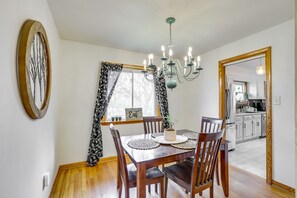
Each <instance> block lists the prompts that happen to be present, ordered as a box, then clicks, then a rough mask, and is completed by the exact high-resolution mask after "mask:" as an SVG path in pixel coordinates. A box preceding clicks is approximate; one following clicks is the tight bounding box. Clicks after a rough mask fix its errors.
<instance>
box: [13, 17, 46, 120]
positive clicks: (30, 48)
mask: <svg viewBox="0 0 297 198" xmlns="http://www.w3.org/2000/svg"><path fill="white" fill-rule="evenodd" d="M17 62H18V63H17V67H18V72H17V73H18V83H19V91H20V95H21V99H22V102H23V105H24V108H25V110H26V112H27V113H28V115H29V116H30V117H31V118H32V119H40V118H42V117H43V116H44V115H45V114H46V111H47V109H48V105H49V99H50V91H51V60H50V49H49V44H48V40H47V36H46V32H45V29H44V27H43V26H42V24H41V23H40V22H38V21H34V20H27V21H25V23H24V24H23V26H22V28H21V31H20V35H19V41H18V54H17Z"/></svg>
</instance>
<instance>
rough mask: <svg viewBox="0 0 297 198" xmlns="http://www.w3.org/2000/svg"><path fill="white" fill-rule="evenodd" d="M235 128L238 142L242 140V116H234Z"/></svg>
mask: <svg viewBox="0 0 297 198" xmlns="http://www.w3.org/2000/svg"><path fill="white" fill-rule="evenodd" d="M235 128H236V142H240V141H242V140H243V117H242V116H236V121H235Z"/></svg>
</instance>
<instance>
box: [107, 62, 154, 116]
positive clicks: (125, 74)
mask: <svg viewBox="0 0 297 198" xmlns="http://www.w3.org/2000/svg"><path fill="white" fill-rule="evenodd" d="M140 68H141V67H140ZM156 107H157V101H156V97H155V88H154V83H150V82H148V81H147V80H146V79H145V77H144V75H143V73H141V72H140V70H139V69H138V70H135V69H127V68H125V67H124V68H123V71H122V72H121V74H120V76H119V79H118V82H117V84H116V86H115V89H114V92H113V94H112V97H111V99H110V102H109V104H108V108H107V111H106V121H110V120H111V117H113V116H115V117H122V119H125V108H142V112H143V116H154V115H156V114H157V112H156V110H157V108H156Z"/></svg>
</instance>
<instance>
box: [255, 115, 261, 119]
mask: <svg viewBox="0 0 297 198" xmlns="http://www.w3.org/2000/svg"><path fill="white" fill-rule="evenodd" d="M253 119H261V115H253Z"/></svg>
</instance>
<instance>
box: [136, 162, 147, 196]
mask: <svg viewBox="0 0 297 198" xmlns="http://www.w3.org/2000/svg"><path fill="white" fill-rule="evenodd" d="M145 174H146V164H145V163H140V164H137V178H136V180H137V197H138V198H145V196H146V189H145V187H146V185H145V184H146V181H145V179H146V177H145Z"/></svg>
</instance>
